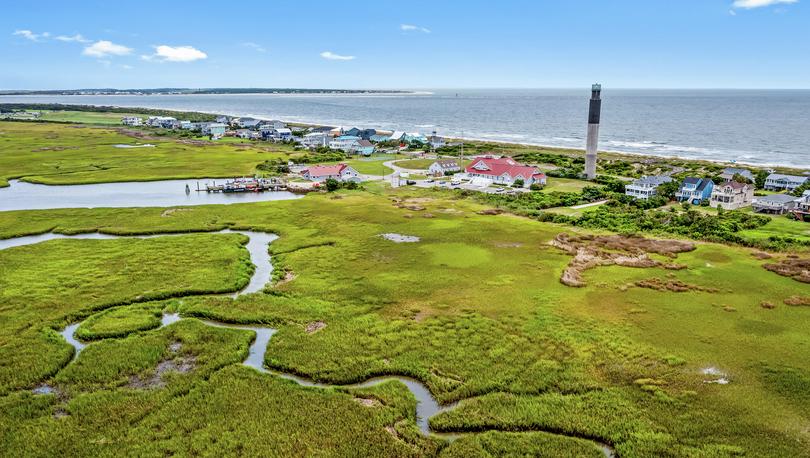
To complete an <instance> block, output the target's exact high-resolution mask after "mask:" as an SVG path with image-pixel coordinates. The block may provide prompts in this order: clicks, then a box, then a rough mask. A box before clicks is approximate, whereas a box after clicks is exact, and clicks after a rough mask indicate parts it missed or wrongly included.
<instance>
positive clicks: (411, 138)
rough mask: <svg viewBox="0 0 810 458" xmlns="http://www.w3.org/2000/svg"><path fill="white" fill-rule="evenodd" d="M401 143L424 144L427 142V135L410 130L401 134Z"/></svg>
mask: <svg viewBox="0 0 810 458" xmlns="http://www.w3.org/2000/svg"><path fill="white" fill-rule="evenodd" d="M402 142H403V143H422V144H425V143H427V142H428V139H427V137H425V136H424V135H422V134H420V133H419V132H410V133H407V134H405V135H403V136H402Z"/></svg>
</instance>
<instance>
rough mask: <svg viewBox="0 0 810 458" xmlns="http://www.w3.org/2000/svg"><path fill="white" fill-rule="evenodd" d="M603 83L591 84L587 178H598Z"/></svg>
mask: <svg viewBox="0 0 810 458" xmlns="http://www.w3.org/2000/svg"><path fill="white" fill-rule="evenodd" d="M601 94H602V85H601V84H594V85H593V86H591V105H590V108H589V110H588V143H587V144H586V147H585V178H586V179H588V180H593V179H594V178H596V149H597V147H598V144H599V115H600V113H601V112H602V99H601V97H600V96H601Z"/></svg>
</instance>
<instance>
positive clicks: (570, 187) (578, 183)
mask: <svg viewBox="0 0 810 458" xmlns="http://www.w3.org/2000/svg"><path fill="white" fill-rule="evenodd" d="M585 186H593V183H592V182H589V181H585V180H574V179H572V178H555V177H549V178H548V184H546V186H545V188H543V189H544V190H545V191H560V192H579V191H582V188H584V187H585Z"/></svg>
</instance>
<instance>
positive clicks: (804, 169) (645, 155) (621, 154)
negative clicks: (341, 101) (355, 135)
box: [0, 93, 810, 174]
mask: <svg viewBox="0 0 810 458" xmlns="http://www.w3.org/2000/svg"><path fill="white" fill-rule="evenodd" d="M189 95H203V96H205V95H238V94H189ZM264 95H271V96H282V97H283V96H287V95H296V94H264ZM308 95H313V96H319V95H329V94H308ZM354 95H355V96H356V95H360V94H354ZM363 95H371V96H373V95H375V94H363ZM377 95H380V94H377ZM389 95H395V94H389ZM396 95H408V96H414V95H417V96H418V95H422V94H419V93H408V94H396ZM153 96H155V95H149V97H153ZM158 96H159V95H158ZM78 97H81V95H78ZM2 105H3V102H2V98H1V97H0V106H2ZM56 105H63V106H65V107H66V108H65V110H66V111H70V109H69V108H70V107H71V106H82V107H113V108H119V109H128V108H129V109H135V110H138V109H143V110H165V111H175V112H178V113H183V112H185V113H189V112H193V113H201V114H207V115H217V116H230V117H251V118H255V119H260V120H266V121H269V120H274V119H277V120H280V121H282V122H285V123H287V124H289V125H291V126H295V127H339V126H340V125H333V124H326V123H322V122H318V121H302V120H296V121H287V120H284V119H280V118H273V117H268V116H266V115H255V114H251V113H236V112H231V113H227V112H217V111H208V110H188V109H184V108H174V107H169V108H152V107H146V106H120V105H99V104H76V105H69V104H61V103H59V104H56ZM347 126H348V125H343V126H340V127H347ZM352 127H355V126H354V125H352ZM356 127H360V125H359V124H358V125H357V126H356ZM366 127H367V126H366ZM414 127H417V126H414ZM372 128H375V127H372ZM380 130H382V131H390V129H385V128H380ZM493 135H497V134H493ZM443 137H444V138H445V139H447V140H450V141H462V140H463V141H465V142H474V143H481V144H492V145H499V146H500V145H504V146H507V147H520V148H543V149H548V150H554V152H555V153H558V154H567V155H576V154H585V149H584V143H585V140H584V139H583V140H582V143H583V147H582V148H578V147H571V146H565V145H554V144H547V143H533V142H526V141H511V140H493V139H489V138H482V137H478V136H467V135H465V136H463V137H460V136H443ZM599 154H600V156H601V157H603V158H604V157H605V156H607V157H608V158H611V159H624V160H629V161H638V160H663V161H686V162H693V163H698V164H707V165H722V166H726V167H735V166H740V167H748V168H754V169H768V170H770V169H775V170H779V171H785V172H793V173H799V174H810V164H806V165H782V164H778V163H751V162H745V161H729V160H720V159H703V158H694V157H688V156H681V155H664V154H655V153H649V152H634V151H620V150H602V149H600V150H599Z"/></svg>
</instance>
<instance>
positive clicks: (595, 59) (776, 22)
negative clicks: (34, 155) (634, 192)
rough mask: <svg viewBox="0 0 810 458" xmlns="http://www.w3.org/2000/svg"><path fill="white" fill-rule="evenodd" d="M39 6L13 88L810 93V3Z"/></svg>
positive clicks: (22, 30)
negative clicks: (599, 86) (594, 85)
mask: <svg viewBox="0 0 810 458" xmlns="http://www.w3.org/2000/svg"><path fill="white" fill-rule="evenodd" d="M26 3H27V2H8V3H7V4H5V5H3V7H2V14H0V55H2V56H3V65H2V66H0V89H68V88H88V87H115V88H152V87H309V88H450V87H458V88H463V87H532V88H543V87H579V86H583V85H588V84H590V83H591V82H593V81H601V82H603V83H604V84H606V85H609V86H611V87H615V88H618V87H624V88H727V87H728V88H808V87H810V57H809V56H810V6H809V5H810V0H625V1H622V0H615V1H610V2H606V1H596V0H565V1H563V0H558V1H543V0H537V1H511V0H501V1H498V2H492V1H476V0H468V1H465V2H463V3H462V2H458V3H457V2H442V1H436V0H433V1H386V0H376V1H346V2H334V1H329V2H325V1H324V2H322V1H307V2H294V1H267V0H265V1H262V2H252V1H249V0H248V1H242V2H223V1H216V2H213V1H212V2H208V1H199V2H180V1H165V0H164V1H159V2H157V1H155V2H153V1H150V0H138V1H134V2H115V3H112V2H106V1H104V2H102V1H82V2H66V1H59V2H57V1H39V2H36V3H30V4H29V5H26Z"/></svg>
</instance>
